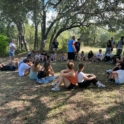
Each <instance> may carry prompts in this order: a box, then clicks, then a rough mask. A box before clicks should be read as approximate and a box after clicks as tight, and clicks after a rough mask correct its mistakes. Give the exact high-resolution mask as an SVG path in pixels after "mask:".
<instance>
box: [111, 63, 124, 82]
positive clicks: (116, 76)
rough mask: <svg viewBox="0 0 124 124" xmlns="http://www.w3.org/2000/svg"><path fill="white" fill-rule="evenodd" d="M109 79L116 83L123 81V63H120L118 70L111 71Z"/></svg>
mask: <svg viewBox="0 0 124 124" xmlns="http://www.w3.org/2000/svg"><path fill="white" fill-rule="evenodd" d="M110 79H113V80H114V81H115V83H116V84H123V83H124V63H121V64H120V66H119V70H117V71H112V72H111V74H110Z"/></svg>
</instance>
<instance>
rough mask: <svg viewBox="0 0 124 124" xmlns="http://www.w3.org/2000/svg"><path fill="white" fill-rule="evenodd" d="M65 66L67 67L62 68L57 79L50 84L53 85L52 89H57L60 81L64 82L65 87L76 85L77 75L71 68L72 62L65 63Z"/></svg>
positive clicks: (72, 66)
mask: <svg viewBox="0 0 124 124" xmlns="http://www.w3.org/2000/svg"><path fill="white" fill-rule="evenodd" d="M66 67H67V69H66V70H62V71H61V72H60V75H59V78H58V81H57V82H55V83H53V84H52V86H53V87H54V88H52V89H51V90H52V91H59V90H60V86H61V85H62V83H64V85H65V87H66V88H67V89H73V88H74V87H75V86H76V83H77V77H76V72H75V71H74V69H73V68H74V63H73V62H69V63H67V65H66Z"/></svg>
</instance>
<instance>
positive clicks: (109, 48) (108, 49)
mask: <svg viewBox="0 0 124 124" xmlns="http://www.w3.org/2000/svg"><path fill="white" fill-rule="evenodd" d="M108 51H111V47H107V48H106V51H105V55H106V54H107V53H108Z"/></svg>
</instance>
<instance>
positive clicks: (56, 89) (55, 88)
mask: <svg viewBox="0 0 124 124" xmlns="http://www.w3.org/2000/svg"><path fill="white" fill-rule="evenodd" d="M51 90H52V91H60V88H59V87H54V88H52V89H51Z"/></svg>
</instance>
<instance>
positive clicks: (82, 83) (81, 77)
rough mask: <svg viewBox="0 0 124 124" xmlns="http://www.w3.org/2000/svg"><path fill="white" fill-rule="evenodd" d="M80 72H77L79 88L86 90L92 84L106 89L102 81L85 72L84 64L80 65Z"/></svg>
mask: <svg viewBox="0 0 124 124" xmlns="http://www.w3.org/2000/svg"><path fill="white" fill-rule="evenodd" d="M78 68H79V69H78V72H77V80H78V86H79V88H86V87H88V86H89V85H90V84H91V83H93V84H94V85H96V86H97V87H105V85H103V84H102V83H101V82H100V81H98V80H97V79H96V76H95V75H94V74H86V73H84V72H83V70H84V64H82V63H81V64H79V65H78Z"/></svg>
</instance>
